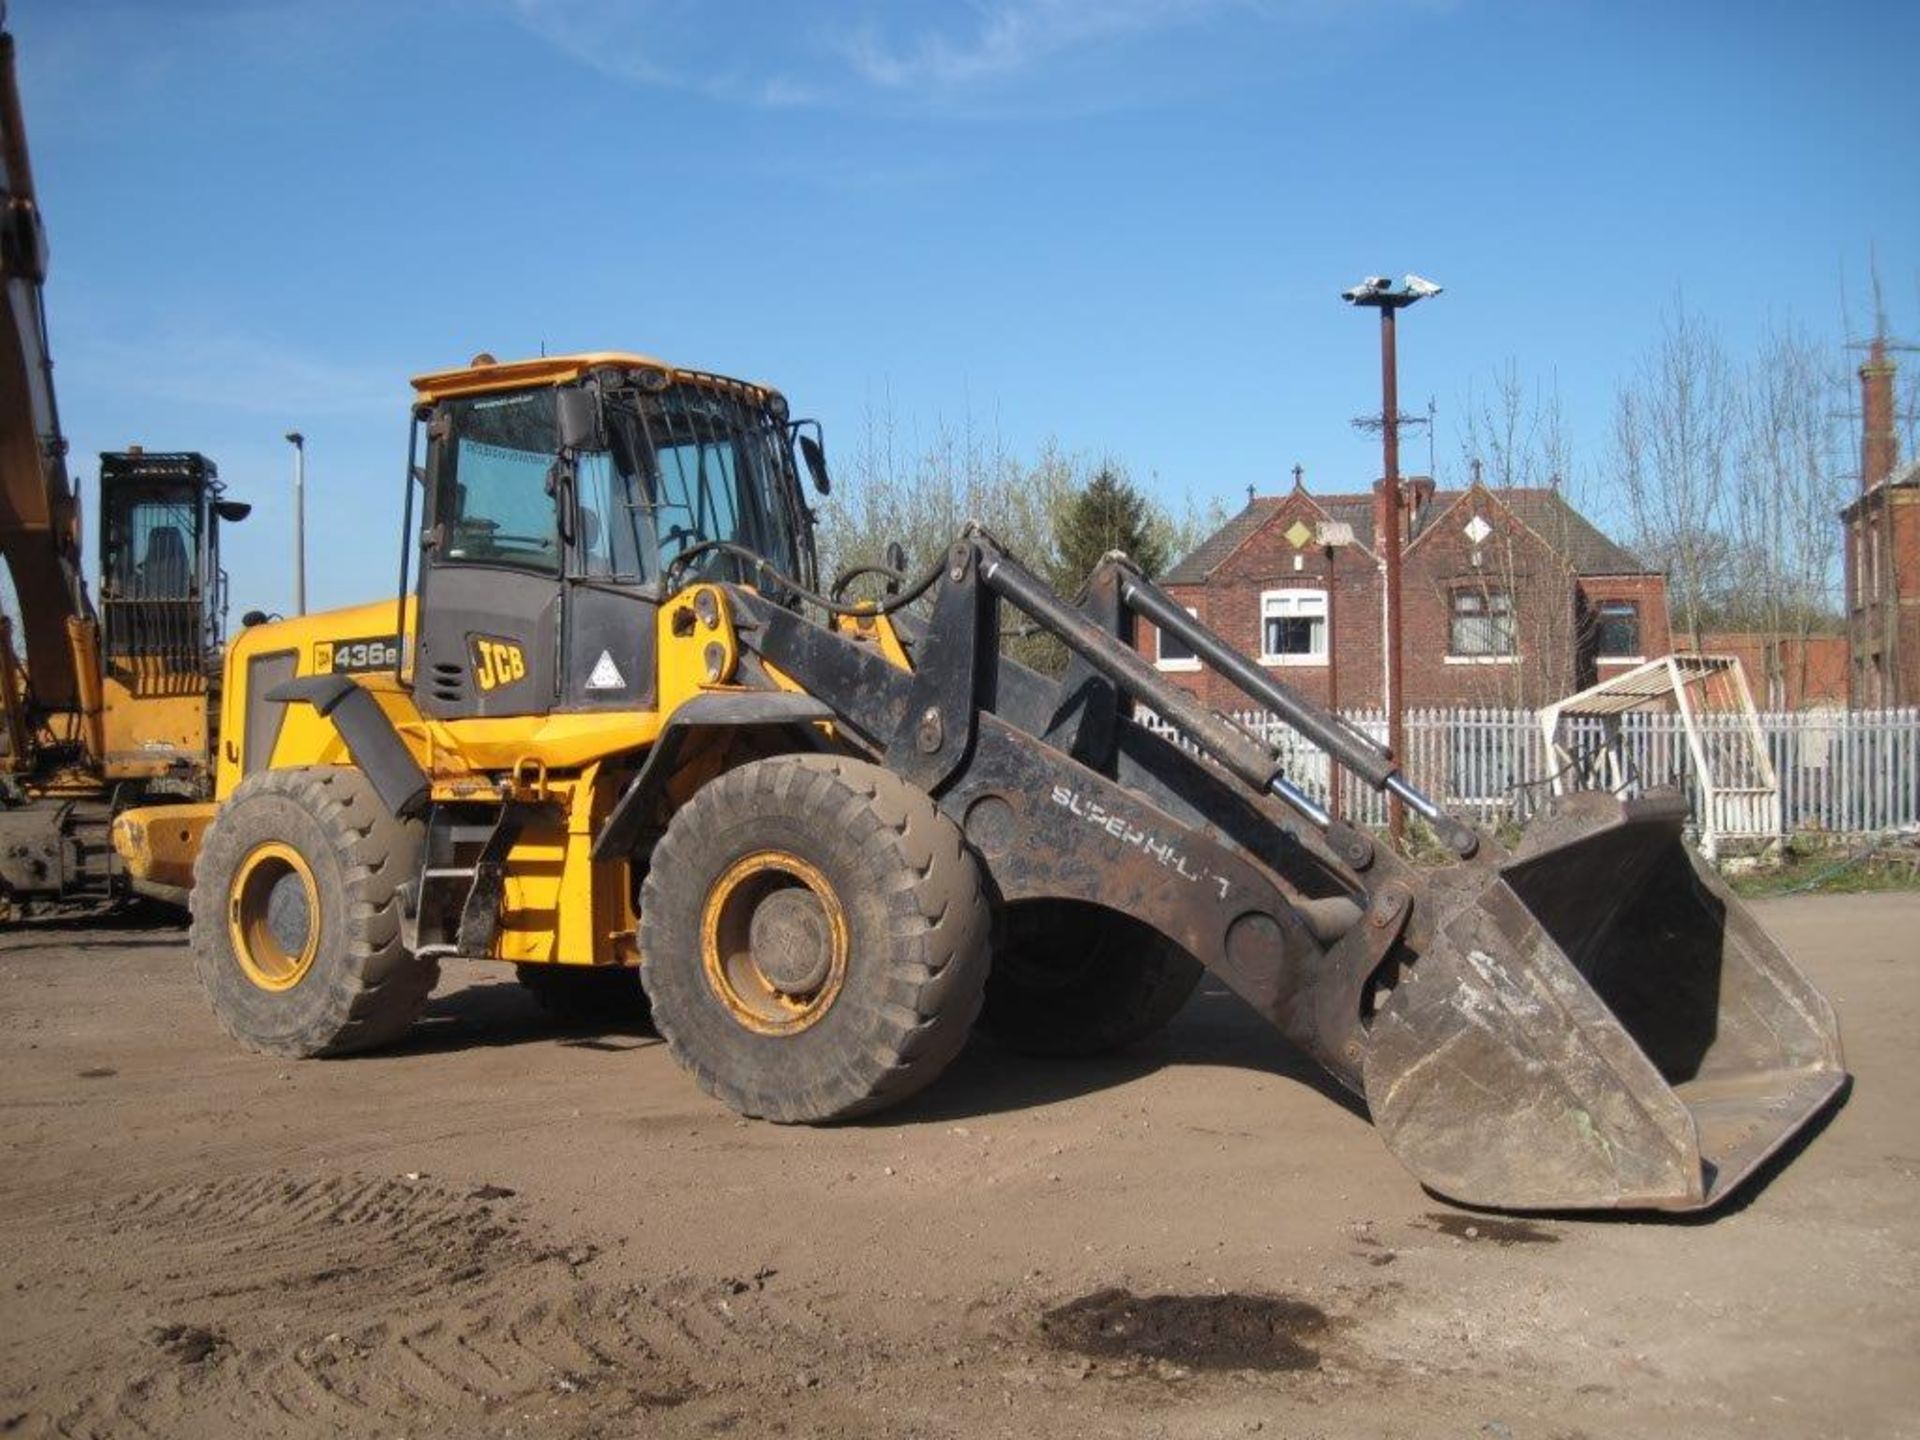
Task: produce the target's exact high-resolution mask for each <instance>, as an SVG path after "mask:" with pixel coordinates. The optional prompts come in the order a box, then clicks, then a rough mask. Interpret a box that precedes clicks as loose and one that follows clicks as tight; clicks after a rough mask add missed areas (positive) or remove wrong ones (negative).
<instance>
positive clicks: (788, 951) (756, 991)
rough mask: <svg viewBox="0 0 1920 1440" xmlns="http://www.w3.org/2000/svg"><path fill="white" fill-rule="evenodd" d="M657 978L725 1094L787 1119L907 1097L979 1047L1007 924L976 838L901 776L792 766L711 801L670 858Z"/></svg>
mask: <svg viewBox="0 0 1920 1440" xmlns="http://www.w3.org/2000/svg"><path fill="white" fill-rule="evenodd" d="M640 907H641V908H640V933H641V942H640V945H641V953H642V954H643V955H644V956H645V957H646V963H645V964H644V965H643V966H641V970H640V974H641V979H642V982H643V983H644V984H645V986H646V989H647V994H648V997H649V998H650V999H651V1000H652V1002H653V1018H654V1024H655V1026H656V1028H658V1030H659V1032H660V1034H661V1035H662V1036H663V1037H664V1038H665V1040H666V1042H667V1045H668V1047H669V1049H670V1051H671V1052H672V1054H673V1057H674V1059H676V1060H677V1061H679V1063H680V1064H681V1065H682V1066H683V1067H685V1068H686V1069H687V1070H689V1071H690V1072H691V1073H692V1074H693V1076H694V1078H695V1080H696V1081H698V1083H699V1084H700V1086H701V1088H702V1089H704V1090H705V1091H706V1092H707V1093H708V1094H710V1095H712V1096H714V1097H715V1098H716V1099H718V1100H719V1101H721V1102H722V1103H723V1104H725V1105H727V1106H728V1107H729V1108H731V1109H733V1110H736V1111H738V1112H739V1113H740V1114H742V1115H752V1116H757V1117H761V1118H764V1119H768V1120H775V1121H781V1122H788V1123H791V1122H815V1121H825V1120H844V1119H847V1118H849V1117H852V1116H856V1115H864V1114H867V1113H870V1112H872V1111H875V1110H879V1109H881V1108H883V1107H885V1106H887V1105H891V1104H894V1103H895V1102H897V1101H899V1100H902V1099H904V1098H906V1097H907V1096H908V1095H911V1094H913V1093H914V1092H915V1091H916V1090H919V1089H920V1088H921V1087H922V1086H924V1085H926V1084H927V1083H928V1082H929V1081H931V1080H932V1079H933V1078H934V1077H935V1076H936V1075H938V1074H939V1073H940V1072H941V1071H942V1070H943V1069H945V1068H946V1066H947V1064H948V1062H949V1061H951V1060H952V1059H953V1058H954V1057H955V1056H956V1055H958V1054H959V1053H960V1050H961V1047H962V1046H964V1045H965V1044H966V1041H967V1036H968V1033H969V1031H970V1030H971V1029H972V1026H973V1022H974V1019H975V1017H976V1016H977V1015H978V1014H979V1011H980V1002H981V993H982V987H983V986H984V984H985V982H986V975H987V966H988V961H989V941H990V931H991V923H990V915H989V911H988V907H987V901H986V896H985V893H984V891H983V889H982V886H981V881H980V872H979V868H978V866H977V865H976V863H975V861H974V859H973V856H972V854H971V853H970V852H969V851H968V850H967V849H966V847H965V845H964V844H963V843H962V840H961V836H960V831H959V829H958V828H957V827H956V826H955V825H954V824H953V822H952V821H950V820H948V819H947V818H946V817H945V816H944V815H942V814H941V813H940V812H939V811H938V810H936V809H935V808H934V805H933V802H932V801H931V800H930V799H928V798H927V796H926V794H925V793H924V792H922V791H920V790H917V789H915V788H914V787H912V786H910V785H908V784H906V783H904V782H902V781H901V780H899V779H897V778H896V777H895V776H893V775H892V774H890V773H889V772H888V771H886V770H883V769H881V768H879V767H878V766H875V765H868V764H865V763H863V762H861V761H857V760H850V759H845V758H842V757H838V756H826V755H804V756H802V755H787V756H778V757H775V758H773V759H768V760H758V761H754V762H752V763H751V764H747V765H743V766H741V767H739V768H738V769H736V770H732V771H729V772H728V773H727V774H725V775H723V776H721V777H720V778H719V779H717V780H715V781H713V782H711V783H710V784H708V785H707V786H706V787H705V788H703V789H702V790H700V791H699V793H698V794H696V795H695V796H694V797H693V799H692V800H691V801H690V802H688V804H687V805H686V806H684V807H683V808H682V809H681V810H680V812H679V813H678V814H676V815H675V816H674V818H673V821H672V823H671V824H670V825H669V826H668V827H667V833H666V836H665V838H664V839H662V840H661V842H660V844H659V846H658V847H657V848H656V849H655V850H654V852H653V857H652V862H651V864H650V866H649V868H648V872H647V879H646V883H645V885H644V886H643V887H642V891H641V902H640Z"/></svg>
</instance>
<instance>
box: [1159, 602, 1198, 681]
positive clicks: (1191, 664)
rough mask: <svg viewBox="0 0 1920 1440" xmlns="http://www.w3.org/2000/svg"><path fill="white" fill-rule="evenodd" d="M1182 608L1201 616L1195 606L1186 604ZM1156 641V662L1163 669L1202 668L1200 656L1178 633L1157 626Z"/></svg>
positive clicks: (1191, 613)
mask: <svg viewBox="0 0 1920 1440" xmlns="http://www.w3.org/2000/svg"><path fill="white" fill-rule="evenodd" d="M1181 608H1182V609H1184V610H1185V611H1186V612H1187V613H1188V614H1189V615H1191V616H1193V617H1194V618H1196V619H1198V618H1199V615H1200V612H1199V611H1198V610H1196V609H1194V608H1193V606H1191V605H1185V606H1182V607H1181ZM1154 643H1155V645H1156V647H1157V648H1156V649H1155V651H1154V657H1153V658H1154V664H1156V665H1158V666H1159V667H1160V668H1161V669H1162V670H1198V669H1199V668H1200V657H1199V656H1197V655H1195V654H1194V653H1193V651H1192V649H1191V648H1190V647H1189V646H1188V645H1187V642H1186V641H1184V640H1182V639H1181V638H1180V637H1179V636H1178V635H1172V634H1169V633H1168V632H1167V631H1165V630H1162V629H1160V627H1158V626H1155V627H1154Z"/></svg>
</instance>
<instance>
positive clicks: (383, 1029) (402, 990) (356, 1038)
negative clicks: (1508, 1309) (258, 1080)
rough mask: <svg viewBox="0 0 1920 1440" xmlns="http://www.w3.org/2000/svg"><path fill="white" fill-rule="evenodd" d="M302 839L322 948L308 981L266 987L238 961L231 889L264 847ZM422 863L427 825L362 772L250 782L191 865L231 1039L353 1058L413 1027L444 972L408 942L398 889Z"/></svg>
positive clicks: (213, 987)
mask: <svg viewBox="0 0 1920 1440" xmlns="http://www.w3.org/2000/svg"><path fill="white" fill-rule="evenodd" d="M270 840H278V841H281V842H283V843H285V844H288V845H291V846H293V847H294V848H295V849H296V850H298V851H299V852H300V854H301V856H302V857H303V858H304V859H305V860H306V862H307V865H308V866H309V867H310V868H311V869H312V871H313V876H314V885H315V888H316V890H317V891H318V893H319V900H320V945H319V951H318V953H317V954H316V955H315V956H314V960H313V965H312V967H311V968H310V969H309V970H308V972H307V973H306V975H305V976H304V977H303V978H302V979H301V981H300V983H299V984H297V985H295V986H293V987H292V988H291V989H288V990H283V991H271V990H263V989H261V988H260V987H259V986H257V985H255V984H254V983H253V982H252V981H251V980H249V979H248V978H247V976H246V974H245V972H244V971H242V970H241V968H240V965H239V962H238V961H237V960H236V959H235V958H234V954H233V943H232V939H231V937H230V936H229V935H228V933H227V915H226V907H227V895H228V888H229V885H230V883H231V881H232V879H233V877H234V874H235V872H236V870H237V869H238V867H239V866H240V863H241V862H242V860H244V859H245V857H246V856H247V854H248V853H249V852H251V851H252V850H253V849H254V847H255V846H257V845H260V844H262V843H264V842H266V841H270ZM419 864H420V826H419V824H418V823H417V822H412V821H401V820H396V819H395V818H394V817H393V816H392V815H391V814H389V813H388V812H387V809H386V807H385V806H384V805H382V804H381V803H380V799H379V797H378V796H377V795H376V794H375V793H374V790H373V786H372V785H371V784H370V783H368V781H367V778H366V777H365V776H364V775H362V774H361V773H360V772H359V771H358V770H353V769H349V768H345V767H341V766H329V765H315V766H307V767H303V768H299V769H289V770H268V771H263V772H262V773H260V774H258V775H251V776H249V777H248V778H247V779H245V780H243V781H241V783H240V785H239V786H238V788H236V789H235V790H234V792H233V795H232V797H231V798H229V799H228V800H227V802H226V803H225V804H224V805H222V806H221V807H220V811H219V814H218V815H217V816H216V817H215V818H214V822H213V824H212V825H210V826H209V827H208V828H207V834H206V839H205V841H204V842H203V843H202V845H201V847H200V854H199V857H198V858H197V859H196V860H195V861H194V867H193V895H192V899H191V909H192V912H193V928H192V942H193V959H194V969H195V971H196V972H197V973H198V975H199V977H200V983H201V985H202V986H204V987H205V989H206V991H207V996H208V998H209V999H210V1000H212V1002H213V1010H214V1014H215V1015H216V1016H218V1017H219V1020H220V1023H221V1024H222V1025H223V1026H224V1027H226V1030H227V1032H228V1033H229V1034H231V1035H232V1036H233V1037H234V1039H236V1040H238V1041H239V1042H240V1043H241V1044H242V1045H245V1046H246V1047H247V1048H248V1049H250V1050H258V1051H261V1052H263V1053H265V1054H269V1055H290V1056H312V1055H346V1054H349V1053H351V1052H353V1051H357V1050H371V1049H373V1048H375V1047H376V1046H380V1045H386V1044H390V1043H392V1042H393V1041H395V1040H397V1039H399V1038H400V1036H402V1035H404V1034H405V1033H406V1032H407V1029H408V1027H409V1026H411V1025H412V1024H413V1022H414V1020H415V1019H416V1018H417V1017H418V1015H419V1014H420V1011H421V1009H422V1008H423V1007H424V1006H425V1005H426V1003H427V997H428V996H429V995H430V994H432V993H433V987H434V985H435V984H436V983H437V982H438V981H439V978H440V967H439V965H438V964H436V963H435V962H433V961H431V960H425V961H422V960H416V959H415V958H414V957H413V956H412V955H411V954H409V953H408V951H407V950H406V948H405V947H404V946H403V945H402V944H401V941H400V905H401V897H400V886H401V885H402V883H403V882H405V881H406V880H408V879H410V878H411V877H412V876H413V875H414V874H415V873H416V872H417V871H418V869H419Z"/></svg>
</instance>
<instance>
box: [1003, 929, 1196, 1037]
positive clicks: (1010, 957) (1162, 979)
mask: <svg viewBox="0 0 1920 1440" xmlns="http://www.w3.org/2000/svg"><path fill="white" fill-rule="evenodd" d="M1201 969H1202V967H1201V965H1200V962H1199V961H1198V960H1195V959H1194V958H1193V957H1192V956H1191V955H1189V954H1188V953H1187V952H1186V951H1185V950H1183V949H1181V948H1180V947H1179V946H1178V945H1176V944H1174V943H1173V942H1172V941H1171V940H1169V939H1167V938H1166V937H1165V936H1164V935H1162V934H1160V933H1159V931H1157V930H1154V929H1153V928H1152V927H1151V926H1148V925H1144V924H1142V923H1141V922H1139V921H1138V920H1135V919H1133V918H1132V917H1131V916H1128V915H1122V914H1120V913H1119V912H1117V911H1114V910H1107V909H1104V908H1102V907H1101V906H1098V905H1087V904H1082V903H1079V902H1076V901H1071V900H1040V901H1029V902H1026V903H1024V904H1019V905H1013V906H1010V907H1008V909H1007V911H1006V915H1005V927H1004V934H1003V935H1002V937H1001V940H1000V943H999V945H998V946H997V947H996V949H995V953H994V957H993V973H992V974H991V975H989V976H988V977H987V995H986V1005H985V1007H984V1008H983V1009H982V1011H981V1014H980V1031H981V1033H982V1034H984V1035H986V1036H987V1037H988V1038H990V1039H991V1040H993V1041H994V1042H995V1043H996V1044H999V1045H1002V1046H1004V1047H1005V1048H1006V1049H1008V1050H1013V1051H1016V1052H1018V1053H1019V1054H1022V1055H1048V1056H1068V1055H1072V1056H1085V1055H1104V1054H1107V1053H1109V1052H1111V1051H1114V1050H1120V1049H1123V1048H1125V1047H1126V1046H1128V1045H1132V1044H1134V1043H1136V1042H1137V1041H1140V1040H1144V1039H1146V1038H1147V1037H1148V1036H1149V1035H1153V1034H1155V1033H1157V1032H1158V1031H1160V1030H1162V1029H1164V1028H1165V1026H1166V1024H1167V1022H1168V1021H1170V1020H1172V1019H1173V1017H1174V1016H1175V1015H1176V1014H1178V1013H1179V1011H1180V1007H1181V1006H1183V1005H1185V1004H1186V1003H1187V998H1188V997H1189V996H1190V995H1192V994H1193V990H1194V986H1196V985H1198V984H1199V983H1200V973H1201Z"/></svg>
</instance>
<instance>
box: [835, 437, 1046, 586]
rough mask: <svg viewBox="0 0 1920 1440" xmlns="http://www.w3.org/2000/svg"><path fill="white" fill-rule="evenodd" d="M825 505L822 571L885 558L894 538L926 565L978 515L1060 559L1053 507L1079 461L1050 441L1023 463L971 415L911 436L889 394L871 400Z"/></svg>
mask: <svg viewBox="0 0 1920 1440" xmlns="http://www.w3.org/2000/svg"><path fill="white" fill-rule="evenodd" d="M834 481H835V483H834V491H833V494H832V495H830V496H828V497H827V498H826V500H825V501H824V502H823V503H822V505H821V517H820V518H821V525H820V547H821V571H822V573H823V574H826V575H828V576H833V575H835V574H837V573H839V572H840V571H841V570H843V569H845V568H846V567H847V566H849V565H854V564H866V563H877V562H879V561H880V559H881V558H882V556H883V554H884V553H885V550H886V547H887V545H888V543H889V542H892V541H898V542H899V543H900V544H901V545H902V546H903V547H904V548H905V550H906V552H907V558H908V564H909V566H910V567H911V568H913V569H916V570H917V569H919V568H921V567H923V566H925V565H927V564H928V563H930V562H931V561H932V560H934V559H935V558H936V557H938V556H939V555H940V554H941V553H942V552H943V551H944V550H945V549H946V547H947V546H948V545H949V544H950V543H951V542H952V540H953V538H954V536H955V535H956V534H957V533H958V532H959V530H960V527H961V526H962V525H963V524H965V523H966V522H967V521H968V520H969V519H977V520H979V521H981V522H982V523H983V524H985V525H986V526H987V527H988V528H989V529H991V530H992V531H993V532H994V533H995V534H996V535H998V536H999V537H1000V538H1001V539H1002V540H1003V541H1004V542H1005V543H1006V544H1007V545H1008V547H1009V548H1011V549H1012V550H1013V551H1014V552H1015V553H1016V554H1017V555H1019V556H1020V557H1021V558H1022V559H1023V560H1024V561H1026V562H1027V563H1028V564H1029V565H1032V566H1033V567H1035V568H1036V569H1038V570H1040V571H1041V572H1042V573H1045V572H1046V571H1047V570H1049V569H1050V567H1051V565H1052V562H1053V559H1054V541H1053V528H1054V516H1055V513H1056V511H1057V510H1058V507H1059V506H1060V504H1061V503H1062V501H1063V500H1064V498H1065V496H1066V495H1067V494H1069V493H1070V492H1071V489H1072V487H1073V482H1074V465H1073V463H1072V462H1071V461H1070V460H1069V459H1067V458H1066V457H1063V456H1062V455H1060V454H1059V453H1058V452H1057V451H1056V450H1054V449H1053V448H1051V447H1049V448H1047V449H1046V450H1043V451H1042V453H1041V455H1040V457H1039V459H1038V460H1037V461H1035V462H1034V464H1032V465H1030V466H1028V465H1022V464H1021V463H1020V462H1019V461H1018V460H1017V459H1015V458H1014V456H1013V455H1012V454H1011V453H1010V452H1009V451H1008V450H1007V448H1006V446H1005V444H1004V443H1003V442H1002V440H1001V438H1000V436H999V434H998V433H997V432H994V433H983V432H982V431H980V430H979V429H978V428H977V427H976V426H975V425H974V423H973V420H972V417H971V416H970V415H969V416H967V417H966V418H965V419H964V420H963V421H962V422H961V423H960V424H959V425H958V426H957V427H956V426H953V425H949V424H946V423H944V422H943V423H941V424H940V425H939V426H938V427H937V428H936V429H935V431H934V434H933V438H932V440H931V441H929V442H927V443H925V444H916V443H903V442H902V438H901V435H900V430H899V424H898V422H897V420H896V419H895V417H894V414H893V409H892V406H891V404H884V405H882V406H880V407H877V408H876V407H874V406H871V405H870V406H869V407H868V409H867V413H866V416H865V422H864V424H863V426H862V429H861V433H860V436H859V439H858V441H857V443H856V444H855V446H854V448H853V451H852V454H851V456H850V458H849V459H848V460H847V461H845V462H843V463H842V464H841V465H840V466H839V467H837V473H836V475H835V477H834Z"/></svg>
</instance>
